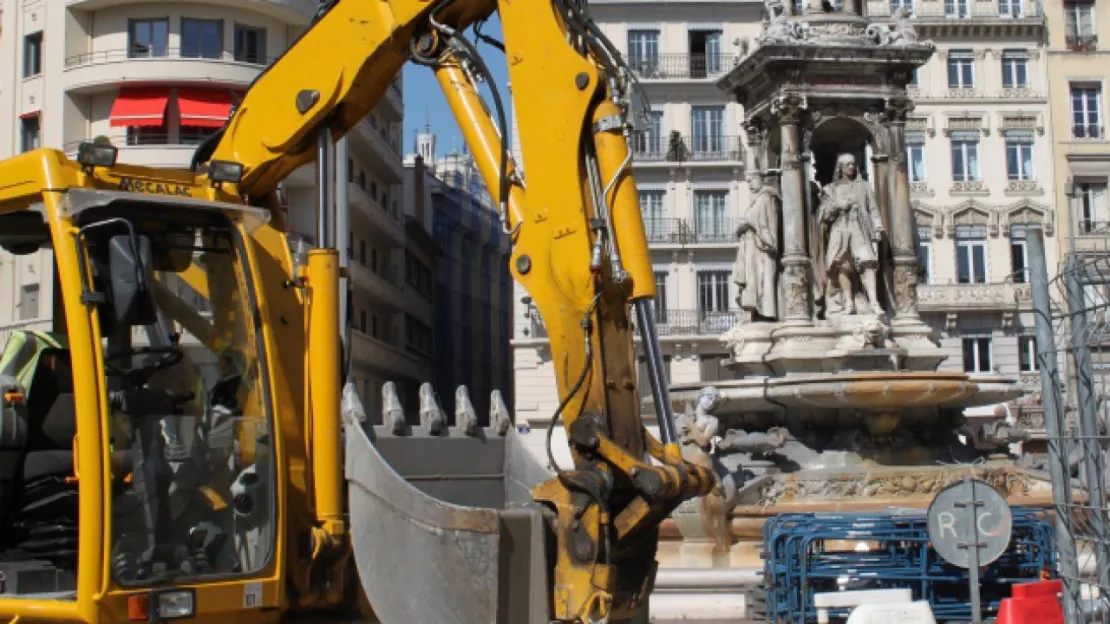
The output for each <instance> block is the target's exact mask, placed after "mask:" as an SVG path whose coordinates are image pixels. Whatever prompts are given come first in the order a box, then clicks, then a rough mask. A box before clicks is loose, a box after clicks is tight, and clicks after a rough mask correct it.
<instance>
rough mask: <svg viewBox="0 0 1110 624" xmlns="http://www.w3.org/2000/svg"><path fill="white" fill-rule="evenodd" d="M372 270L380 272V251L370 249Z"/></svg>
mask: <svg viewBox="0 0 1110 624" xmlns="http://www.w3.org/2000/svg"><path fill="white" fill-rule="evenodd" d="M363 264H365V258H363ZM370 270H371V271H373V272H375V273H377V272H378V250H377V249H374V248H371V249H370Z"/></svg>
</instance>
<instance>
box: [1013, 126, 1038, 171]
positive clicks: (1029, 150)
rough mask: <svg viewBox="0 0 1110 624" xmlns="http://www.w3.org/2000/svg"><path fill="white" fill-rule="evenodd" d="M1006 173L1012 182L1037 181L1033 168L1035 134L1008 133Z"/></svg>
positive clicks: (1027, 131)
mask: <svg viewBox="0 0 1110 624" xmlns="http://www.w3.org/2000/svg"><path fill="white" fill-rule="evenodd" d="M1006 172H1007V175H1008V176H1009V178H1010V179H1011V180H1036V179H1037V174H1036V170H1035V168H1034V167H1033V132H1032V131H1029V130H1022V131H1013V130H1011V131H1007V132H1006Z"/></svg>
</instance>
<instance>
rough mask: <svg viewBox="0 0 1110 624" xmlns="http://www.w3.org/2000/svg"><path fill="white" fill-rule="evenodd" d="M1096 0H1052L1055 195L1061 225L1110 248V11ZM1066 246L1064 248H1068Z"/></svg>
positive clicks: (1084, 240)
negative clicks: (1107, 36)
mask: <svg viewBox="0 0 1110 624" xmlns="http://www.w3.org/2000/svg"><path fill="white" fill-rule="evenodd" d="M1095 4H1096V3H1095V2H1094V0H1068V1H1062V0H1047V1H1046V2H1044V11H1045V17H1046V18H1047V21H1048V50H1047V55H1048V75H1049V77H1050V82H1049V93H1050V95H1051V98H1050V103H1051V106H1052V120H1053V121H1052V134H1053V137H1054V138H1055V141H1054V145H1055V150H1054V152H1053V160H1054V163H1055V166H1056V170H1057V172H1058V174H1057V175H1058V177H1059V178H1060V183H1059V184H1057V185H1056V188H1055V193H1054V199H1055V201H1056V203H1057V205H1058V206H1059V207H1060V219H1061V227H1062V228H1063V229H1064V232H1065V233H1066V234H1067V235H1068V236H1069V237H1074V242H1075V245H1076V247H1077V248H1079V249H1083V248H1087V249H1090V248H1091V247H1095V248H1097V249H1098V250H1105V249H1106V244H1105V241H1106V237H1107V235H1108V234H1110V210H1108V207H1107V198H1106V185H1107V179H1108V176H1110V135H1108V134H1107V128H1106V121H1105V119H1104V115H1106V100H1105V95H1104V94H1105V91H1106V88H1107V81H1108V79H1110V66H1108V65H1107V61H1108V60H1110V51H1108V47H1107V44H1106V43H1105V42H1103V43H1101V44H1100V43H1099V37H1098V36H1099V33H1103V32H1110V11H1107V10H1106V9H1105V7H1102V10H1097V11H1096V9H1095ZM1066 250H1067V246H1066V245H1065V246H1063V248H1062V251H1066Z"/></svg>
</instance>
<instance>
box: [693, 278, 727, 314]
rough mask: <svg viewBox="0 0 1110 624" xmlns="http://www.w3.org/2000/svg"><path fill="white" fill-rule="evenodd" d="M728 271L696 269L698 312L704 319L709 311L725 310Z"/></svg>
mask: <svg viewBox="0 0 1110 624" xmlns="http://www.w3.org/2000/svg"><path fill="white" fill-rule="evenodd" d="M731 277H732V273H731V272H729V271H698V312H699V313H700V316H701V318H702V319H703V320H704V319H705V318H706V317H707V316H708V315H709V313H711V312H727V311H728V306H729V298H728V283H729V281H731Z"/></svg>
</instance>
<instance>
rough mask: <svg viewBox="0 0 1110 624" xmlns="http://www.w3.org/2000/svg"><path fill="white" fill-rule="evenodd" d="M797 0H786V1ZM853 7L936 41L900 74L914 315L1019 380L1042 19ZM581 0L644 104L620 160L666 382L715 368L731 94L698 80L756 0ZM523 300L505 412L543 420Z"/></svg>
mask: <svg viewBox="0 0 1110 624" xmlns="http://www.w3.org/2000/svg"><path fill="white" fill-rule="evenodd" d="M801 4H802V3H801V2H798V1H797V0H795V2H794V3H793V5H794V8H793V10H794V11H796V12H800V11H801V9H802V7H801ZM833 4H836V3H833ZM864 4H865V10H866V11H867V12H868V14H869V15H871V16H873V17H875V18H876V19H878V20H885V19H888V18H889V16H891V15H892V14H893V11H894V10H895V9H898V8H901V7H905V8H907V9H909V10H910V12H911V15H912V17H911V20H912V23H913V24H914V25H915V26H916V27H917V30H918V33H919V35H921V36H922V37H924V38H929V39H932V40H933V41H934V42H935V43H936V44H937V48H938V50H937V53H936V54H935V55H934V56H933V57H932V59H931V60H930V61H929V62H928V64H927V65H926V66H924V67H923V68H922V69H921V70H920V71H919V72H918V74H917V76H916V78H915V83H914V88H913V89H912V91H913V93H912V95H913V97H914V98H915V100H916V103H917V109H916V110H915V111H914V113H913V118H912V119H911V121H910V122H909V124H908V126H909V127H908V129H907V130H908V132H907V134H908V136H907V139H908V145H907V154H906V158H907V161H908V163H909V167H910V179H911V181H912V186H913V198H912V199H913V205H914V209H915V216H916V218H917V221H918V235H919V254H920V257H921V260H922V266H923V270H922V275H921V285H920V288H919V296H920V301H921V312H922V315H923V316H924V317H925V318H926V320H927V322H929V323H930V324H931V325H932V326H933V327H935V328H936V329H937V331H938V332H939V337H940V338H941V340H942V344H943V346H944V347H945V348H946V349H947V350H948V352H949V353H950V357H949V358H948V360H946V362H945V363H944V365H943V367H942V368H943V369H945V370H968V371H977V372H979V371H999V372H1001V373H1003V374H1009V375H1019V376H1021V378H1022V379H1023V380H1027V381H1028V383H1030V384H1032V383H1035V382H1036V381H1037V379H1036V377H1035V371H1034V368H1035V361H1034V360H1033V358H1032V357H1031V354H1032V352H1033V348H1034V346H1033V342H1032V336H1031V334H1032V329H1033V326H1032V318H1031V317H1030V315H1029V314H1028V311H1029V309H1030V308H1031V298H1030V294H1029V290H1028V287H1027V285H1026V282H1027V281H1028V279H1027V275H1026V270H1025V269H1026V256H1025V252H1024V239H1023V228H1024V226H1026V225H1027V224H1030V223H1039V224H1042V225H1044V226H1045V228H1046V232H1047V233H1048V235H1049V236H1048V242H1047V244H1048V246H1049V248H1050V254H1055V253H1056V251H1055V250H1056V236H1057V234H1058V232H1057V231H1056V230H1057V227H1056V211H1055V207H1054V197H1053V189H1055V188H1056V186H1057V185H1056V184H1055V182H1054V180H1053V151H1052V132H1053V128H1052V127H1051V124H1050V118H1051V117H1050V115H1051V112H1050V107H1049V100H1048V93H1047V90H1048V87H1049V83H1048V75H1047V71H1048V59H1047V57H1046V54H1045V47H1044V45H1043V41H1044V35H1045V32H1046V22H1045V17H1044V14H1043V13H1042V12H1041V11H1040V9H1039V8H1038V7H1039V5H1038V4H1036V3H1033V2H1022V1H1020V0H1013V1H1011V0H871V1H869V2H866V3H864ZM590 10H591V14H592V16H593V17H594V19H595V20H596V21H597V22H598V23H599V24H600V26H601V27H602V29H603V30H604V31H605V33H606V35H607V36H608V37H609V38H610V39H611V40H612V41H613V43H614V44H615V45H616V46H617V48H618V49H619V50H621V52H622V53H623V54H624V55H625V59H626V60H627V62H628V63H629V65H630V67H631V69H632V71H634V72H635V73H636V74H637V75H638V76H639V78H640V80H641V82H642V84H643V85H644V87H645V89H646V90H647V93H648V96H649V99H650V102H651V106H652V111H653V118H652V120H651V122H650V123H649V124H648V126H647V127H646V128H645V130H644V131H643V132H642V133H641V134H639V136H637V137H635V139H634V144H633V150H634V154H633V165H634V171H635V174H636V180H637V184H638V187H639V190H640V203H641V207H642V210H643V214H644V219H645V225H646V228H647V232H648V238H649V242H650V245H651V249H652V259H653V262H654V266H655V271H656V286H657V291H658V297H657V301H656V317H657V320H658V325H659V334H660V340H661V342H662V343H663V353H664V359H665V361H666V365H667V368H668V372H669V375H670V380H671V382H672V383H678V382H682V383H689V382H702V383H706V384H709V383H713V382H715V381H718V380H722V379H727V378H729V377H730V373H729V371H728V370H727V369H722V368H721V366H720V363H721V360H722V359H723V358H725V357H726V352H725V349H724V346H723V345H722V344H721V342H720V341H719V339H718V337H719V336H720V335H721V334H722V333H723V332H724V331H726V330H727V329H728V328H729V327H731V326H732V324H734V323H735V322H737V321H738V320H739V314H738V313H737V310H736V307H737V306H736V302H735V298H736V286H735V284H734V283H733V281H732V269H733V261H734V259H735V257H736V256H735V254H736V251H735V249H736V247H735V243H734V242H733V240H734V238H735V237H734V234H733V231H734V229H735V225H736V218H737V216H738V215H739V211H740V210H741V207H743V206H745V205H746V204H747V202H748V201H749V196H748V188H747V184H746V183H745V175H746V173H749V172H746V171H745V162H746V159H745V145H746V141H745V138H744V132H743V129H742V121H743V114H744V113H743V110H742V107H741V106H740V105H739V104H737V103H735V102H734V101H732V99H731V98H730V97H729V96H728V95H727V94H725V93H723V92H722V91H720V90H719V89H718V88H717V86H716V84H715V83H716V81H717V79H719V78H720V77H721V76H722V75H724V73H726V72H727V71H728V70H729V69H731V67H732V66H733V65H734V64H735V63H736V61H737V59H738V58H739V57H740V56H741V55H742V54H743V50H744V49H745V47H746V46H748V45H750V43H751V42H752V41H753V40H754V39H755V38H756V36H757V35H758V33H759V31H760V29H761V25H762V24H761V23H762V21H763V20H765V19H766V13H765V8H764V3H763V2H760V1H756V0H720V1H713V0H710V1H706V2H697V3H658V2H652V1H651V0H595V1H594V2H591V4H590ZM514 140H515V141H518V140H519V139H518V137H514ZM514 148H515V149H516V150H517V153H518V159H519V145H514ZM527 165H528V163H527V162H524V163H523V167H524V170H525V173H527ZM864 165H865V167H864V169H865V173H867V172H868V170H869V169H870V163H864ZM524 295H525V293H523V292H520V290H519V289H518V290H517V292H516V293H515V295H514V296H515V297H516V298H517V300H516V302H515V303H516V305H517V309H518V312H517V314H515V315H514V319H515V320H516V325H515V337H514V350H513V353H514V358H515V367H516V383H517V397H518V399H517V403H516V412H517V415H518V420H527V421H529V422H530V423H532V425H533V427H545V426H546V423H547V421H548V420H549V419H550V417H551V414H552V413H553V411H554V410H555V408H556V406H557V405H558V397H557V396H556V392H555V383H554V374H553V368H552V365H551V359H550V358H551V354H550V353H549V352H548V350H547V348H546V344H547V343H546V340H545V339H544V336H543V328H542V323H541V322H540V321H539V319H538V318H537V316H536V315H535V314H534V311H533V310H532V309H531V308H530V306H529V305H528V301H527V299H526V298H525V297H524ZM642 367H643V364H642V363H641V370H642ZM642 377H643V375H641V378H642ZM642 385H643V386H644V387H643V388H642V392H643V393H644V394H645V395H647V393H648V392H649V390H648V389H647V387H646V384H642ZM980 412H993V408H990V409H986V410H980Z"/></svg>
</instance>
